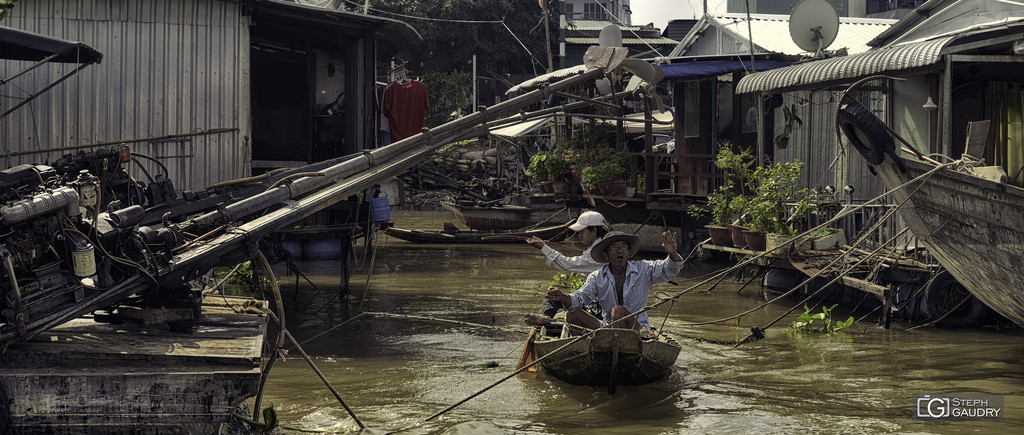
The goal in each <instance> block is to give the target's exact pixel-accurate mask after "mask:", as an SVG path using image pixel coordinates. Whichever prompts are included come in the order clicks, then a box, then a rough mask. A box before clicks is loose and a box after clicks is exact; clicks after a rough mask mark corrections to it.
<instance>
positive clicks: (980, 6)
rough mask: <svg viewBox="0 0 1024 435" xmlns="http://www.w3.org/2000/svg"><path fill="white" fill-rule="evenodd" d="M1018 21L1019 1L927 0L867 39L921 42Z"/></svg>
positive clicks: (1023, 17) (1023, 14) (1022, 12)
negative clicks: (883, 30)
mask: <svg viewBox="0 0 1024 435" xmlns="http://www.w3.org/2000/svg"><path fill="white" fill-rule="evenodd" d="M1020 21H1024V8H1022V7H1021V2H1019V1H1006V0H931V1H928V2H925V3H924V4H922V5H921V6H918V7H917V9H914V10H913V11H911V12H910V13H909V14H907V16H905V17H903V18H902V19H900V21H899V22H898V23H896V24H894V25H893V26H892V27H890V28H889V29H887V30H886V31H885V32H882V33H879V34H878V36H876V37H875V38H874V39H873V40H872V41H870V42H869V43H870V44H871V45H872V46H876V47H883V46H886V45H897V44H906V43H909V42H921V41H923V40H928V39H933V38H936V37H939V36H952V35H955V34H959V33H963V32H966V31H970V30H980V29H987V28H992V27H997V26H1002V25H1008V24H1012V23H1016V22H1020Z"/></svg>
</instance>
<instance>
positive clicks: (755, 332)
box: [609, 164, 949, 344]
mask: <svg viewBox="0 0 1024 435" xmlns="http://www.w3.org/2000/svg"><path fill="white" fill-rule="evenodd" d="M947 165H949V164H944V165H937V166H936V167H935V168H933V169H931V170H929V171H928V172H925V173H924V174H921V175H920V176H918V177H916V178H914V179H912V180H910V181H907V182H906V183H903V184H901V185H899V186H896V187H894V188H893V189H890V190H889V191H886V192H884V193H882V194H881V195H879V196H877V197H875V198H873V199H871V200H870V201H867V202H865V203H864V204H862V205H860V206H857V207H853V208H851V209H849V210H847V211H846V213H843V212H840V213H837V214H836V216H834V217H832V219H829V220H827V221H825V222H824V223H822V224H820V225H818V226H817V227H814V228H812V229H810V230H808V231H805V232H803V233H801V234H800V235H798V236H796V237H795V238H794V239H793V241H794V243H799V242H800V241H801V240H802V239H804V238H806V237H807V236H808V235H809V234H814V233H816V232H817V231H820V230H821V229H823V228H826V227H828V226H829V225H831V224H832V223H833V222H835V221H837V220H839V219H840V218H843V217H846V215H848V214H850V213H853V212H854V211H857V210H859V209H861V208H863V207H865V206H867V205H868V204H871V203H873V202H876V201H879V200H881V199H882V198H883V197H885V196H887V195H889V194H891V193H892V192H895V191H896V190H899V189H903V188H904V187H906V186H908V185H910V184H911V183H915V182H918V181H921V180H923V179H926V178H928V177H931V176H932V175H934V174H935V173H936V172H938V171H939V170H941V169H942V168H944V167H946V166H947ZM921 185H923V183H922V184H921ZM921 185H918V187H917V189H920V187H921ZM917 189H915V190H914V192H916V191H917ZM914 192H911V194H910V195H907V199H905V200H904V201H903V202H901V203H900V204H897V205H896V207H894V208H893V209H891V210H890V211H888V212H887V214H886V216H887V217H888V216H891V215H892V214H893V213H895V212H896V210H898V209H899V208H900V207H901V206H903V204H905V203H906V201H907V200H909V199H910V197H911V196H912V194H913V193H914ZM882 223H884V220H879V222H878V223H876V224H875V227H878V226H881V224H882ZM874 229H875V228H873V229H872V231H873V230H874ZM907 230H908V229H907V228H905V229H904V230H903V231H901V232H900V234H898V235H897V237H898V236H899V235H901V234H903V233H905V232H906V231H907ZM866 236H867V235H866V234H865V235H863V236H861V237H860V238H858V239H857V240H856V241H855V242H854V244H853V246H857V245H860V244H861V243H864V242H866V241H867V237H866ZM897 237H893V238H892V239H890V240H889V241H888V242H886V243H885V244H883V245H882V247H884V246H885V245H888V244H889V243H891V242H893V241H894V240H896V238H897ZM784 246H785V245H780V246H777V247H775V248H772V249H771V250H767V251H764V252H762V253H760V254H758V255H754V256H751V257H749V258H747V259H745V260H742V261H740V262H739V263H737V264H736V265H734V266H733V267H730V268H728V269H726V270H723V271H721V272H719V273H717V274H715V275H713V276H711V277H709V278H708V279H705V280H703V281H701V282H699V283H697V284H694V285H693V286H690V287H689V288H687V289H685V290H683V291H680V292H678V293H676V295H675V296H673V297H671V298H666V299H662V300H660V301H658V302H655V303H654V304H651V305H648V306H646V307H644V308H642V309H640V310H638V311H636V312H634V313H630V314H629V315H628V316H625V317H623V318H621V319H619V320H617V321H615V322H612V323H611V324H615V323H617V322H619V321H622V320H626V319H629V318H632V317H635V316H637V315H639V314H640V313H642V312H646V311H649V310H651V309H653V308H657V307H658V306H661V305H662V304H664V303H666V302H669V301H675V300H678V299H679V298H680V297H681V296H682V295H684V294H686V293H689V292H691V291H693V290H694V289H696V288H698V287H700V286H702V285H704V284H707V283H708V282H710V281H711V280H713V279H716V278H719V277H720V276H721V275H724V274H729V273H732V272H733V271H735V270H737V269H738V268H740V267H743V266H746V265H747V264H750V263H751V262H753V261H754V260H756V259H759V258H762V257H764V256H766V255H768V254H769V253H772V252H774V251H776V250H778V249H781V248H782V247H784ZM879 249H881V247H880V248H879ZM847 255H848V254H847ZM870 257H871V256H868V257H865V258H864V259H861V260H860V261H858V262H857V264H860V263H862V262H863V261H865V260H866V259H867V258H870ZM842 258H844V256H840V257H837V259H836V260H833V262H832V264H834V263H836V262H838V261H839V259H842ZM832 264H830V265H829V266H831V265H832ZM857 264H855V265H854V266H856V265H857ZM829 266H826V267H829ZM823 270H825V269H824V268H823V269H821V270H819V271H818V273H816V274H815V275H813V276H811V277H809V278H808V279H807V280H804V282H803V283H801V284H800V285H798V286H796V287H794V288H793V289H792V290H790V291H788V292H786V293H783V294H782V295H780V296H779V297H777V298H775V299H772V300H771V301H768V302H766V303H764V304H762V305H761V306H759V307H757V308H754V309H752V310H748V311H746V312H745V313H742V314H739V315H735V316H730V317H727V318H724V319H719V320H716V321H713V322H699V323H691V324H685V325H687V326H689V325H702V324H711V323H721V322H725V321H728V320H732V319H735V318H737V317H741V316H743V315H746V314H749V313H752V312H754V311H756V310H758V309H761V308H763V307H764V306H767V305H768V304H771V303H774V302H775V301H778V300H780V298H782V297H784V296H788V295H790V294H792V293H793V292H794V291H796V290H797V289H799V288H801V287H802V286H805V285H807V283H809V282H810V280H811V279H813V278H815V277H817V276H819V275H820V274H821V273H822V271H823ZM841 277H842V275H840V276H839V277H837V278H836V279H835V280H833V281H832V282H829V283H828V284H826V286H825V287H822V289H825V288H827V287H828V286H829V285H831V284H832V283H833V282H835V281H837V280H838V279H840V278H841ZM820 291H821V290H819V291H818V292H820ZM818 292H815V294H817V293H818ZM812 296H813V295H812ZM793 309H795V308H793ZM793 309H790V310H789V311H787V313H786V314H787V315H788V314H789V312H791V311H792V310H793ZM777 321H778V319H776V320H775V321H773V322H772V323H771V324H774V323H776V322H777ZM611 324H609V326H610V325H611ZM771 324H769V326H771ZM763 332H764V329H762V328H757V327H754V328H751V335H750V336H748V337H747V339H745V340H748V339H750V338H751V337H754V338H757V339H760V338H763V336H764V335H763ZM744 342H746V341H744ZM741 344H742V343H741Z"/></svg>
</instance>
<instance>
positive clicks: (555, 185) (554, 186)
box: [551, 181, 569, 193]
mask: <svg viewBox="0 0 1024 435" xmlns="http://www.w3.org/2000/svg"><path fill="white" fill-rule="evenodd" d="M551 191H552V192H554V193H568V192H569V182H568V181H553V182H551Z"/></svg>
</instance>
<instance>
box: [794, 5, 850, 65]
mask: <svg viewBox="0 0 1024 435" xmlns="http://www.w3.org/2000/svg"><path fill="white" fill-rule="evenodd" d="M837 34H839V13H837V12H836V8H835V7H834V6H832V3H829V2H828V1H827V0H802V1H801V2H800V3H797V5H796V7H794V8H793V12H791V13H790V14H789V36H790V37H791V38H793V42H794V43H796V46H797V47H800V49H802V50H804V51H811V52H814V55H815V56H817V55H818V54H820V53H821V51H822V50H824V49H825V48H827V47H828V46H829V45H831V44H832V42H833V41H835V40H836V35H837Z"/></svg>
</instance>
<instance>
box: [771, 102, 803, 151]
mask: <svg viewBox="0 0 1024 435" xmlns="http://www.w3.org/2000/svg"><path fill="white" fill-rule="evenodd" d="M782 116H783V118H784V119H785V124H783V126H782V133H779V135H778V136H775V147H776V148H778V149H780V150H782V149H786V147H788V146H789V137H790V136H791V135H792V134H793V124H798V125H800V126H801V127H803V125H804V121H803V120H802V119H800V116H798V115H797V114H796V104H790V105H789V106H782Z"/></svg>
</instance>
